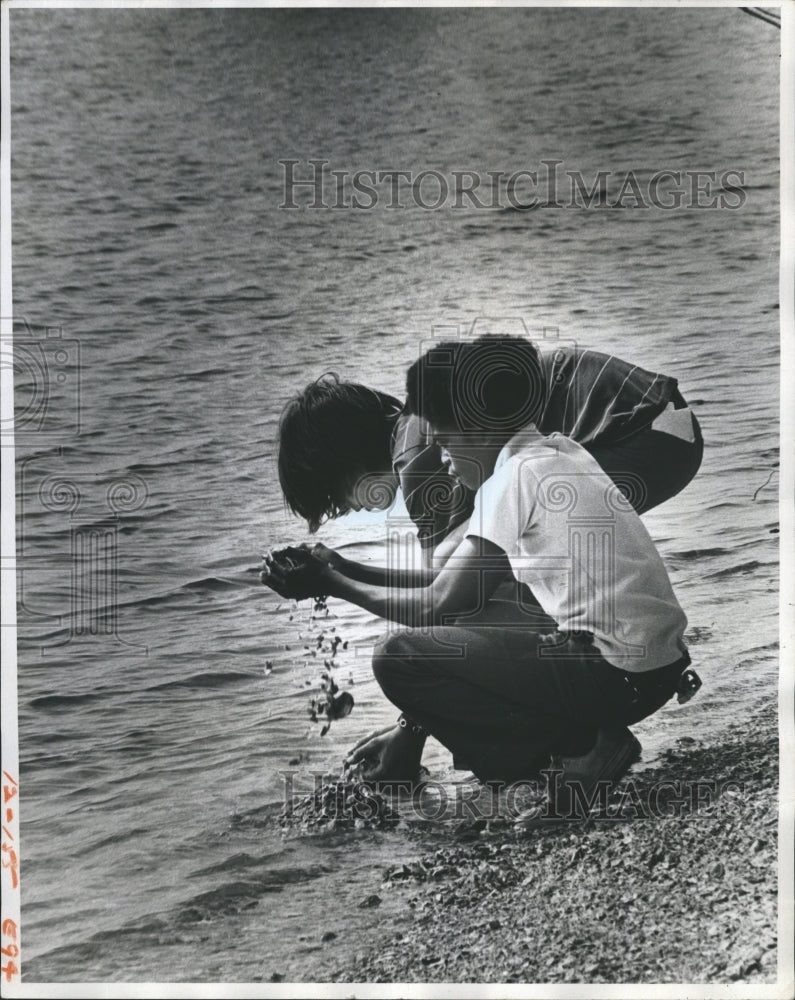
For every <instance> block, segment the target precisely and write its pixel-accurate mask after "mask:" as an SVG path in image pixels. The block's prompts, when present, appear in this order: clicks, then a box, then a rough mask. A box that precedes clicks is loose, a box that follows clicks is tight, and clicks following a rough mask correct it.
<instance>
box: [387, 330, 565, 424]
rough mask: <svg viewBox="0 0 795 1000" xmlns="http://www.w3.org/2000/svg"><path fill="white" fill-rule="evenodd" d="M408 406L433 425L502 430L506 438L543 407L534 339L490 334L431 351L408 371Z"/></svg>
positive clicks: (537, 355)
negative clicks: (531, 340) (532, 340)
mask: <svg viewBox="0 0 795 1000" xmlns="http://www.w3.org/2000/svg"><path fill="white" fill-rule="evenodd" d="M406 396H407V399H406V411H407V412H408V413H416V414H418V415H419V416H421V417H424V419H425V420H427V421H428V423H429V424H430V425H431V426H432V427H433V428H435V429H439V428H444V429H446V430H459V431H472V430H481V431H500V432H504V433H505V438H506V440H508V439H509V438H510V437H512V436H513V435H514V434H515V433H516V432H517V431H518V430H520V429H521V428H522V427H524V426H526V425H527V424H529V423H531V422H532V423H535V422H536V421H537V420H538V419H539V416H540V414H541V412H542V409H543V406H544V402H545V398H546V390H545V386H544V374H543V369H542V368H541V359H540V357H539V354H538V349H537V348H536V346H535V344H532V343H531V342H530V341H529V340H524V339H523V338H521V337H508V336H496V335H488V336H485V337H479V338H478V339H477V340H470V341H466V340H453V341H448V342H446V343H443V344H439V345H438V346H437V347H432V348H431V349H430V350H429V351H426V353H425V354H424V355H423V356H422V357H421V358H420V359H419V361H415V362H414V364H413V365H412V366H411V368H409V370H408V372H407V374H406Z"/></svg>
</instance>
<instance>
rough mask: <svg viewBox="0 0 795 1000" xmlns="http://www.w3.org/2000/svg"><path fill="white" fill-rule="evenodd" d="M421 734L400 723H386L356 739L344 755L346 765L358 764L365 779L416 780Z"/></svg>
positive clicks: (423, 743) (421, 745) (421, 742)
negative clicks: (362, 737) (384, 726)
mask: <svg viewBox="0 0 795 1000" xmlns="http://www.w3.org/2000/svg"><path fill="white" fill-rule="evenodd" d="M424 745H425V737H424V736H422V737H417V736H415V735H414V734H413V733H411V731H410V730H408V729H403V728H401V727H400V726H387V728H386V729H382V730H381V731H380V732H377V733H370V735H369V736H365V737H364V739H361V740H359V742H358V743H357V744H356V746H355V747H354V748H353V749H352V750H351V751H350V753H349V754H348V756H347V757H346V758H345V766H346V767H354V766H355V765H357V764H361V765H362V771H361V775H362V778H364V779H365V780H366V781H416V780H417V777H418V775H419V772H420V761H421V760H422V750H423V747H424Z"/></svg>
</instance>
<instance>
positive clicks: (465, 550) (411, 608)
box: [320, 535, 510, 627]
mask: <svg viewBox="0 0 795 1000" xmlns="http://www.w3.org/2000/svg"><path fill="white" fill-rule="evenodd" d="M509 571H510V564H509V562H508V558H507V556H506V555H505V552H504V551H503V550H502V549H500V548H499V547H498V546H496V545H494V543H493V542H489V541H486V540H485V539H482V538H479V537H477V536H473V535H469V536H467V537H466V538H465V539H464V540H463V541H462V542H460V544H459V545H458V547H457V548H456V550H455V552H454V553H453V554H452V555H451V556H450V558H449V559H448V560H447V562H446V563H445V565H444V567H443V568H442V569H441V570H440V571H439V572H438V574H437V575H436V576H435V578H434V579H433V581H432V582H431V583H430V584H428V585H426V586H420V587H414V588H410V587H405V586H397V587H395V586H379V585H378V584H371V583H363V582H361V581H358V580H353V579H351V578H350V577H349V576H345V575H344V574H343V573H341V572H339V570H336V569H334V568H333V567H332V566H330V565H328V564H326V568H325V569H324V571H323V572H322V574H321V578H320V584H321V587H322V590H323V592H324V593H325V594H328V595H329V596H331V597H339V598H342V599H343V600H346V601H350V602H351V603H352V604H357V605H358V606H359V607H360V608H364V609H365V611H369V612H371V613H372V614H374V615H378V617H379V618H386V619H387V620H389V621H393V622H397V623H398V624H400V625H407V626H414V627H417V626H427V625H440V624H445V622H446V620H448V619H450V618H454V617H457V616H458V615H461V614H466V613H470V612H474V611H476V610H478V609H480V608H481V607H483V605H484V604H485V603H486V601H488V599H489V598H490V597H491V595H492V593H493V592H494V589H495V587H496V586H497V584H498V582H499V580H500V579H502V578H504V576H505V574H506V573H507V572H509Z"/></svg>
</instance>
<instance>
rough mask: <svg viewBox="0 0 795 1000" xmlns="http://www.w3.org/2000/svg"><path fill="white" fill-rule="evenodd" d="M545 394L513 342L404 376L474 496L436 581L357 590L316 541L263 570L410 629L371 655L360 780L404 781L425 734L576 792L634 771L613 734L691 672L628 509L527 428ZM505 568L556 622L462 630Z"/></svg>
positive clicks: (556, 441)
mask: <svg viewBox="0 0 795 1000" xmlns="http://www.w3.org/2000/svg"><path fill="white" fill-rule="evenodd" d="M542 384H543V383H542V380H541V377H540V373H539V370H538V357H537V354H536V353H535V351H534V350H532V349H531V347H530V345H523V342H522V341H518V340H514V339H500V338H493V337H485V338H481V339H480V340H477V341H474V342H469V343H467V342H461V341H456V342H451V343H448V344H441V345H439V346H438V347H436V348H433V349H432V350H430V351H428V352H427V353H426V354H425V355H424V356H423V357H422V358H421V359H420V360H419V361H418V362H416V363H415V364H414V365H412V367H411V368H410V369H409V372H408V376H407V409H408V411H409V412H413V413H416V414H418V415H419V416H420V417H422V418H424V419H425V420H426V421H427V422H428V423H429V425H430V426H431V428H432V430H433V432H434V437H435V440H436V441H437V443H438V444H439V445H440V447H441V448H442V455H443V460H444V462H445V463H446V465H447V467H448V472H449V474H450V475H451V476H453V477H454V478H456V479H458V480H459V481H460V482H461V483H462V484H463V485H464V486H466V487H468V488H469V489H471V490H476V491H477V493H476V497H475V506H474V510H473V513H472V516H471V518H470V521H469V526H468V528H467V529H466V536H465V537H464V539H463V540H462V541H461V542H460V543H459V544H458V546H457V548H456V549H455V551H454V552H453V554H452V555H451V556H450V557H449V559H448V560H447V562H446V563H445V565H444V566H443V568H442V569H440V570H439V571H438V572H436V573H435V574H432V575H431V576H430V577H429V574H428V573H427V571H425V572H423V571H418V572H417V573H412V572H411V571H405V572H404V573H403V574H401V575H399V576H394V577H393V579H392V581H391V584H392V585H391V586H380V585H377V584H373V583H362V582H359V581H357V580H355V579H352V578H351V575H349V574H347V573H346V572H345V567H344V565H343V563H344V560H341V559H340V557H339V556H338V555H337V554H336V553H333V552H331V551H330V550H328V549H325V548H324V547H323V546H317V547H316V549H315V550H314V552H315V555H314V556H313V557H309V556H307V557H306V559H305V561H304V563H303V565H302V566H301V567H299V568H298V569H297V570H296V569H291V570H289V571H286V570H285V569H284V568H283V567H281V566H280V565H279V564H278V562H271V563H270V564H269V565H268V566H267V567H266V569H265V571H264V573H263V582H264V583H266V584H268V585H269V586H271V587H273V588H274V589H275V590H277V591H279V592H280V593H283V594H284V595H285V596H305V595H306V594H312V593H323V594H328V595H330V596H334V597H340V598H344V599H346V600H349V601H352V602H353V603H355V604H358V605H359V606H361V607H363V608H365V609H367V610H369V611H371V612H373V613H374V614H377V615H379V616H381V617H384V618H387V619H388V620H390V621H394V622H397V623H399V624H401V625H404V626H409V629H408V630H404V631H397V632H394V633H392V634H390V635H388V636H387V637H386V639H385V640H383V641H382V642H381V643H380V645H379V646H378V647H377V649H376V653H375V656H374V660H373V671H374V674H375V677H376V679H377V680H378V683H379V685H380V686H381V688H382V690H383V691H384V693H385V694H386V696H387V697H388V698H389V699H390V700H391V701H392V702H393V703H394V704H395V705H397V706H398V707H399V708H400V709H401V711H402V713H403V714H402V715H401V718H400V720H399V722H398V724H397V725H396V726H394V727H389V728H388V729H387V730H385V731H384V732H382V733H378V734H375V735H374V736H372V737H370V738H368V739H366V740H364V741H362V742H361V743H360V744H359V745H357V747H355V748H354V750H353V752H352V754H351V755H350V757H349V759H350V760H351V762H353V763H355V762H358V761H365V762H367V763H369V764H370V768H369V771H368V772H367V776H368V777H369V778H370V779H371V780H382V781H385V780H398V779H403V780H405V779H412V778H414V777H415V776H416V774H417V771H418V768H419V763H420V759H421V756H422V750H423V746H424V742H425V738H426V735H427V734H428V733H430V734H431V735H433V736H434V737H435V738H436V739H438V740H439V741H440V742H441V743H442V744H444V745H445V746H446V747H447V748H448V749H449V750H451V751H452V753H453V757H454V762H455V765H456V766H457V767H466V768H469V769H471V770H472V771H473V772H474V773H475V774H476V775H477V776H478V777H479V778H480V779H481V780H487V781H511V780H517V779H524V778H530V777H535V776H537V774H538V772H539V770H540V769H542V768H544V767H548V766H549V765H550V763H551V761H557V762H558V763H559V764H560V765H561V766H562V770H563V776H562V777H563V781H564V782H579V783H580V784H581V786H584V790H585V794H586V795H587V794H590V790H592V789H593V788H594V787H595V786H596V784H597V783H598V782H600V781H606V782H613V781H616V780H618V779H619V778H620V777H621V776H622V775H623V774H624V773H625V772H626V770H627V769H628V767H629V766H630V765H631V763H632V762H633V761H634V760H635V759H636V758H637V756H638V754H639V751H640V746H639V744H638V742H637V740H636V739H635V738H634V737H633V736H632V734H631V733H630V731H629V729H628V728H627V727H628V726H629V725H631V724H633V723H635V722H638V721H639V720H641V719H643V718H645V717H646V716H648V715H650V714H651V713H652V712H654V711H656V710H657V709H658V708H659V707H660V706H661V705H662V704H664V703H665V702H666V701H667V700H668V699H669V698H670V697H671V696H672V695H673V694H674V693H675V691H676V690H677V686H678V685H680V684H681V682H682V677H683V674H684V672H685V670H686V668H687V667H688V666H689V663H690V658H689V656H688V653H687V650H686V647H685V645H684V642H683V639H682V635H683V632H684V629H685V626H686V618H685V615H684V613H683V611H682V609H681V608H680V606H679V604H678V603H677V600H676V598H675V596H674V594H673V590H672V589H671V584H670V581H669V579H668V575H667V573H666V570H665V567H664V565H663V563H662V560H661V558H660V556H659V553H658V552H657V550H656V548H655V547H654V544H653V542H652V540H651V538H650V537H649V535H648V532H647V531H646V529H645V527H644V525H643V523H642V522H641V520H640V518H639V516H638V514H637V513H636V512H635V511H634V510H633V508H632V506H631V504H630V503H629V502H627V500H625V499H624V497H623V495H622V494H621V492H620V491H619V489H618V488H617V487H616V486H615V485H614V483H613V482H612V481H611V480H610V479H609V478H608V476H607V475H606V474H605V473H604V472H603V471H602V469H601V468H600V466H599V464H598V463H597V462H596V460H595V459H594V458H593V457H592V456H591V455H589V454H588V452H587V451H586V450H585V449H584V448H583V447H582V446H581V445H579V444H577V443H576V442H574V441H572V440H571V439H569V438H567V437H565V436H563V435H561V434H552V435H549V436H546V437H544V436H542V435H541V434H539V433H538V431H537V430H536V429H535V421H536V420H537V418H538V413H539V408H540V406H541V405H542V402H543V392H542V391H541V390H540V388H539V386H541V385H542ZM506 572H510V573H512V574H513V575H514V577H515V578H516V579H517V580H519V581H520V582H521V583H525V584H527V585H528V586H529V588H530V589H531V591H532V593H533V596H534V598H535V599H536V600H537V601H538V603H539V604H540V605H541V607H542V608H543V610H544V612H546V614H547V615H548V616H549V617H550V619H551V620H552V621H553V622H554V624H552V625H550V626H549V627H548V628H545V627H544V626H539V624H538V617H537V615H536V616H533V615H532V614H530V615H528V618H527V621H526V622H525V623H524V624H522V623H521V621H520V622H519V623H518V624H517V625H514V626H482V625H481V626H478V627H468V626H467V624H466V619H467V617H472V616H473V614H475V613H477V611H479V610H480V609H481V608H482V607H483V606H484V605H485V603H486V602H487V601H488V600H489V597H490V596H491V594H492V592H493V590H494V588H495V587H496V586H497V584H498V582H499V580H501V579H502V578H503V577H504V576H505V574H506ZM566 787H570V786H568V785H567V786H566ZM561 801H563V800H561ZM565 801H567V802H568V801H569V799H566V800H565Z"/></svg>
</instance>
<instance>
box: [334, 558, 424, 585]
mask: <svg viewBox="0 0 795 1000" xmlns="http://www.w3.org/2000/svg"><path fill="white" fill-rule="evenodd" d="M336 570H337V572H338V573H339V574H340V575H341V576H343V577H345V578H346V579H347V580H350V581H353V582H356V583H365V584H370V585H372V586H375V587H389V588H390V589H392V588H395V587H397V588H403V587H405V588H414V587H427V586H428V585H429V584H431V583H433V578H434V575H435V573H434V570H433V569H431V568H430V566H416V567H398V566H372V565H370V564H369V563H359V562H354V561H353V560H351V559H345V560H344V561H342V562H341V563H340V565H339V566H337V567H336Z"/></svg>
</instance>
